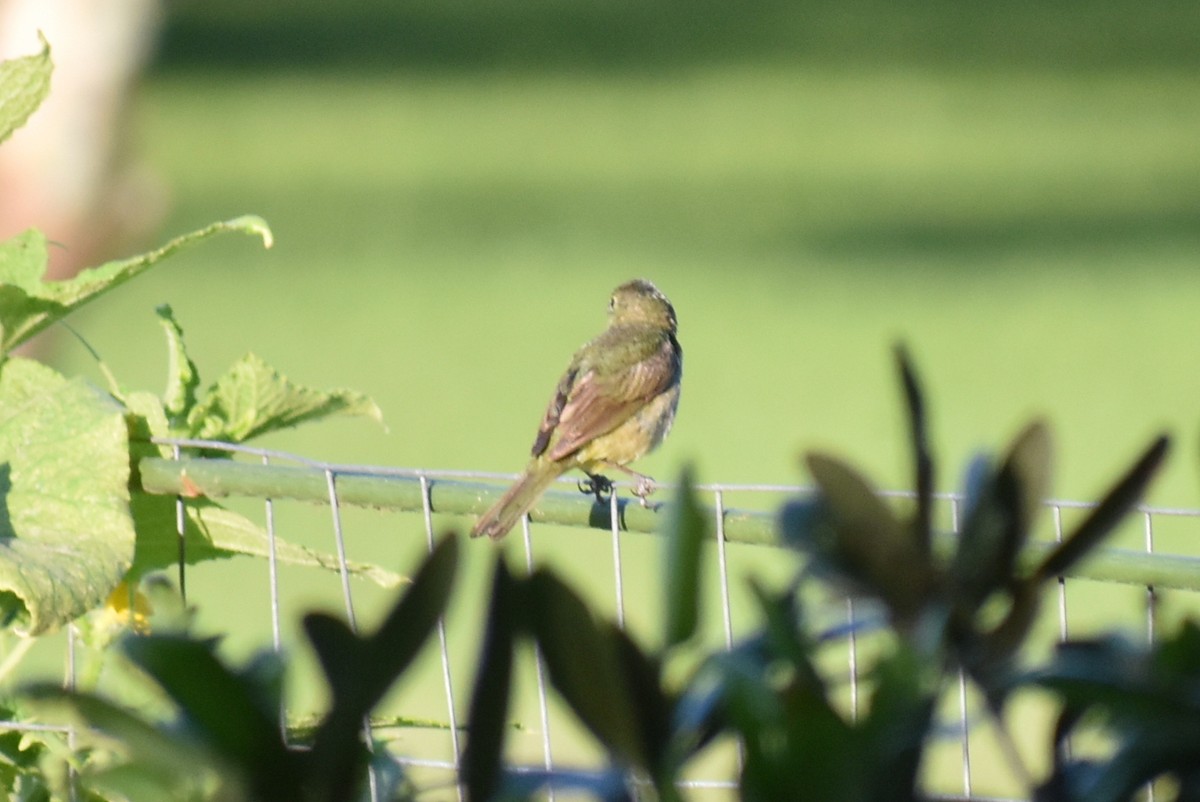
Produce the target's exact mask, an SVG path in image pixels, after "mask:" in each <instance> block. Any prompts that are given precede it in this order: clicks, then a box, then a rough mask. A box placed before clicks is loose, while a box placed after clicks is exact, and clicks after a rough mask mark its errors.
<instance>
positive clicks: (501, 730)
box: [462, 556, 523, 802]
mask: <svg viewBox="0 0 1200 802" xmlns="http://www.w3.org/2000/svg"><path fill="white" fill-rule="evenodd" d="M520 591H521V586H519V585H518V584H517V582H516V581H515V580H514V579H513V577H512V575H511V574H510V573H509V572H508V566H507V565H506V564H505V562H504V559H503V558H502V557H500V556H497V557H496V568H495V570H494V571H493V573H492V595H491V604H490V605H489V607H488V618H487V627H486V629H485V630H484V636H483V649H482V651H481V654H480V657H479V662H478V666H479V668H478V673H477V674H476V675H475V687H474V689H473V690H472V691H471V709H470V713H469V714H468V716H467V733H468V734H467V748H466V749H465V750H464V751H463V768H462V775H463V781H464V782H465V784H466V787H467V799H468V800H470V802H481V801H482V800H487V799H491V798H493V796H494V795H495V793H496V791H497V789H498V788H499V787H500V784H501V782H502V780H503V768H504V735H505V732H506V731H507V730H508V727H509V724H508V707H509V697H510V695H511V694H512V664H513V646H514V641H515V640H516V637H517V632H518V629H519V619H520V618H521V617H523V610H522V609H521V607H522V605H521V602H520V597H519V593H520Z"/></svg>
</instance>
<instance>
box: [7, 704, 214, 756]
mask: <svg viewBox="0 0 1200 802" xmlns="http://www.w3.org/2000/svg"><path fill="white" fill-rule="evenodd" d="M21 695H22V697H23V698H25V699H28V700H29V701H30V702H31V704H32V706H33V708H34V710H36V711H37V712H38V713H39V715H40V716H41V717H42V718H44V719H48V720H59V719H60V718H64V717H66V716H68V715H69V716H70V717H73V718H76V719H78V720H80V721H81V723H83V724H84V725H86V727H87V728H88V729H90V730H92V731H93V732H96V733H99V734H102V735H104V736H107V737H109V738H112V739H114V740H116V741H119V742H120V744H121V747H122V749H123V750H124V752H125V753H126V754H127V755H128V756H129V758H130V760H132V761H135V762H137V763H139V764H140V765H141V768H142V769H144V770H146V771H150V772H153V773H156V774H159V775H160V776H163V777H171V776H173V775H174V776H178V774H179V770H180V768H181V767H195V766H198V765H205V764H211V762H212V758H213V755H212V753H211V752H209V751H208V750H206V749H205V748H204V747H203V746H201V744H200V743H199V742H198V741H197V740H195V739H194V738H192V737H189V736H187V735H183V734H182V733H178V732H171V731H170V730H166V729H164V728H163V727H161V726H158V725H156V724H152V723H150V722H148V721H146V720H145V719H142V718H139V717H138V716H136V715H134V714H133V713H130V712H128V711H126V710H123V709H122V708H120V707H118V706H116V705H115V704H113V703H112V702H110V701H108V700H106V699H102V698H100V697H98V696H95V695H93V694H89V693H83V692H78V691H69V690H66V689H65V688H63V687H62V686H61V685H52V684H49V683H38V684H35V685H31V686H28V687H26V688H23V689H22V690H21Z"/></svg>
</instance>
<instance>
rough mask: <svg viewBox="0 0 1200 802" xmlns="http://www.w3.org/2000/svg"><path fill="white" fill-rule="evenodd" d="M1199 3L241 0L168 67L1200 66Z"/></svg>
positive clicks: (209, 20)
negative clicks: (763, 62)
mask: <svg viewBox="0 0 1200 802" xmlns="http://www.w3.org/2000/svg"><path fill="white" fill-rule="evenodd" d="M1196 41H1200V14H1196V13H1195V7H1194V0H1163V2H1160V3H1155V4H1149V5H1148V4H1145V3H1138V2H1134V0H1102V1H1101V2H1097V3H1092V4H1087V5H1086V6H1081V5H1079V4H1078V3H1073V2H1067V0H1058V1H1057V2H1043V3H1036V2H1029V1H1028V0H1000V1H999V2H996V3H992V4H963V3H961V2H956V1H955V0H926V2H921V3H903V4H893V3H887V2H884V0H859V2H853V3H842V2H837V1H836V0H801V1H800V2H787V1H786V0H753V1H752V2H747V3H729V2H720V1H719V0H697V2H693V3H674V2H663V1H662V0H492V1H491V2H482V1H481V0H440V1H439V0H406V2H395V1H394V0H356V1H353V0H352V1H351V2H346V3H326V2H318V1H317V0H290V1H289V0H261V2H259V3H256V4H255V5H253V6H246V5H245V4H244V3H236V2H233V0H209V1H208V2H205V3H191V4H187V5H185V6H183V7H182V8H181V9H178V10H176V11H174V12H173V13H172V15H171V16H170V18H169V20H168V24H167V28H166V31H165V37H164V42H163V46H162V48H161V52H160V58H159V68H160V69H168V70H169V69H185V68H196V67H214V66H222V67H226V68H234V69H238V68H241V69H252V68H254V69H261V68H267V67H270V68H282V69H290V68H313V67H346V68H394V67H402V68H414V69H420V68H428V69H488V68H497V67H500V68H539V67H540V68H547V67H549V68H586V69H604V68H612V69H644V68H653V67H683V66H688V65H690V64H701V63H703V64H711V63H714V62H720V61H723V60H724V61H729V60H737V61H740V60H755V61H761V60H770V59H776V60H778V59H785V60H802V61H811V62H817V63H828V64H832V65H837V64H860V63H866V64H871V63H881V64H897V63H898V64H912V65H914V66H934V67H936V66H951V65H953V66H967V67H971V66H983V67H995V66H1023V67H1031V66H1033V67H1056V68H1067V69H1070V68H1074V69H1095V68H1103V67H1133V66H1137V67H1146V66H1164V67H1187V66H1197V65H1200V48H1198V47H1196V46H1195V43H1196Z"/></svg>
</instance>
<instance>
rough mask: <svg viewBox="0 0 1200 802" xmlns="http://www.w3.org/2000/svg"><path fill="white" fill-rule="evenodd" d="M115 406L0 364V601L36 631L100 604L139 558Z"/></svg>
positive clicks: (51, 375) (76, 387) (31, 370)
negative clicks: (0, 513) (135, 554)
mask: <svg viewBox="0 0 1200 802" xmlns="http://www.w3.org/2000/svg"><path fill="white" fill-rule="evenodd" d="M126 438H127V435H126V429H125V419H124V416H123V414H122V410H121V408H120V406H118V405H117V403H116V402H115V401H114V400H113V399H112V398H110V397H109V396H107V395H105V394H104V393H102V392H100V391H99V390H97V389H96V388H94V387H92V386H91V385H89V384H87V383H86V382H84V381H83V380H81V379H76V380H70V381H69V380H67V379H65V378H63V377H62V376H60V375H59V374H58V373H56V372H54V371H53V370H50V369H49V368H47V367H44V366H42V365H40V364H38V363H36V362H32V361H30V360H25V359H10V360H8V361H7V362H6V363H4V364H3V365H2V366H0V505H2V506H0V509H2V510H3V514H2V515H0V606H2V607H3V608H6V613H5V614H6V617H7V618H11V617H12V616H16V617H17V618H18V619H19V620H20V624H19V626H20V628H21V629H22V630H23V631H24V632H26V633H28V634H31V635H33V634H38V633H41V632H44V631H46V630H48V629H52V628H54V627H56V626H60V625H62V624H64V623H66V622H68V621H70V620H71V619H73V618H75V617H76V616H78V615H80V614H82V613H84V612H86V611H88V610H90V609H93V608H95V607H98V606H100V605H101V604H103V603H104V600H105V599H106V598H107V597H108V595H109V594H110V593H111V592H112V590H113V588H115V587H116V586H117V583H119V582H120V581H121V578H122V577H123V576H124V574H125V572H126V570H127V569H128V568H129V565H130V563H131V562H132V560H133V547H134V529H133V521H132V520H131V518H130V513H129V488H128V481H129V451H128V441H127V439H126Z"/></svg>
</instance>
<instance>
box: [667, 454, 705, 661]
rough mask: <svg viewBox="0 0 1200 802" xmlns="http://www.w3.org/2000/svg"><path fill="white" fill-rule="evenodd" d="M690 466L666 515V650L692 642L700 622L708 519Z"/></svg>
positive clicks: (684, 471) (680, 480) (685, 469)
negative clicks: (703, 547)
mask: <svg viewBox="0 0 1200 802" xmlns="http://www.w3.org/2000/svg"><path fill="white" fill-rule="evenodd" d="M694 485H695V479H694V478H693V476H692V469H691V467H690V466H688V467H685V468H684V469H683V475H682V476H680V478H679V490H678V492H677V493H676V496H675V503H674V504H672V505H671V506H670V507H669V508H668V511H667V521H666V533H665V534H666V537H665V538H664V544H665V548H666V554H665V555H664V559H663V572H664V576H663V589H664V591H665V592H666V598H665V599H664V605H663V609H665V610H666V616H667V618H666V622H665V626H664V628H663V629H664V637H663V648H664V649H670V648H672V647H674V646H678V645H679V644H681V643H683V642H685V641H687V640H689V639H690V638H691V637H692V635H693V634H695V632H696V625H697V623H698V622H699V620H700V549H701V547H702V546H703V544H704V536H705V534H707V530H708V518H707V517H706V516H705V514H704V509H703V507H701V506H700V502H699V500H698V499H697V498H696V491H695V488H694Z"/></svg>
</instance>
